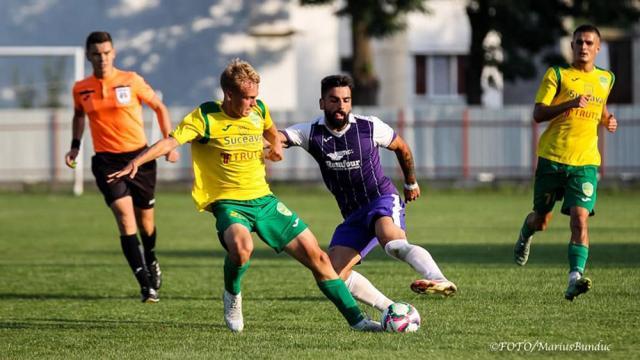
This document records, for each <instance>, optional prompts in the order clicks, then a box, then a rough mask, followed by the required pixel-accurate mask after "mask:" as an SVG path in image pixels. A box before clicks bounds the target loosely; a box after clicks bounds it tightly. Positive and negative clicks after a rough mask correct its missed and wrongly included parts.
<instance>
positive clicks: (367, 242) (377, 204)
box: [329, 194, 406, 259]
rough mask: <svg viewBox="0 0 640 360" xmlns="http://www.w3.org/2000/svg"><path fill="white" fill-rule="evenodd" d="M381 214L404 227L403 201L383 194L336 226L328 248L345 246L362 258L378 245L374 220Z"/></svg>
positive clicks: (396, 196) (398, 197)
mask: <svg viewBox="0 0 640 360" xmlns="http://www.w3.org/2000/svg"><path fill="white" fill-rule="evenodd" d="M383 216H389V217H391V218H392V219H393V223H394V224H396V225H397V226H399V227H400V228H402V230H405V229H406V225H405V219H404V218H405V213H404V202H403V201H402V200H401V199H400V196H398V195H395V194H394V195H383V196H381V197H379V198H377V199H375V200H374V201H372V202H370V203H369V204H367V205H365V206H364V207H362V208H360V209H358V210H357V211H356V212H354V213H352V214H351V215H349V217H347V218H346V219H345V220H344V222H343V223H342V224H340V225H338V227H337V228H336V231H335V232H334V233H333V238H332V239H331V244H329V248H332V247H334V246H337V245H339V246H345V247H349V248H352V249H354V250H356V251H357V252H359V253H360V257H362V258H363V259H364V257H365V256H367V254H368V253H369V252H370V251H371V250H373V248H374V247H375V246H376V245H378V238H376V234H375V222H376V220H378V219H379V218H381V217H383Z"/></svg>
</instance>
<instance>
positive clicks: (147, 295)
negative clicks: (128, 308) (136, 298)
mask: <svg viewBox="0 0 640 360" xmlns="http://www.w3.org/2000/svg"><path fill="white" fill-rule="evenodd" d="M140 298H141V299H142V302H143V303H147V304H155V303H157V302H158V301H160V298H158V292H157V291H156V290H155V289H153V288H148V287H143V288H141V289H140Z"/></svg>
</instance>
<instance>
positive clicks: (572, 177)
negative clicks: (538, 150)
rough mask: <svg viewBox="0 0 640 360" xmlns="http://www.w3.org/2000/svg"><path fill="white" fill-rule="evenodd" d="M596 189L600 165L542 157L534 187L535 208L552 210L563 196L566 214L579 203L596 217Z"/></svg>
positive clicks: (541, 211) (544, 210)
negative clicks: (564, 161) (580, 163)
mask: <svg viewBox="0 0 640 360" xmlns="http://www.w3.org/2000/svg"><path fill="white" fill-rule="evenodd" d="M597 188H598V167H597V166H595V165H585V166H572V165H566V164H561V163H558V162H555V161H551V160H549V159H545V158H541V157H539V158H538V167H537V169H536V180H535V185H534V186H533V210H534V211H535V212H536V213H538V214H542V215H543V214H546V213H549V212H551V210H553V205H554V204H555V202H556V201H560V200H562V198H563V197H564V202H563V203H562V208H561V211H562V213H563V214H565V215H569V211H570V209H571V208H572V207H574V206H579V207H583V208H585V209H587V210H588V211H589V214H590V215H591V216H593V215H594V213H595V212H594V210H593V208H594V206H595V204H596V197H597V194H596V190H597Z"/></svg>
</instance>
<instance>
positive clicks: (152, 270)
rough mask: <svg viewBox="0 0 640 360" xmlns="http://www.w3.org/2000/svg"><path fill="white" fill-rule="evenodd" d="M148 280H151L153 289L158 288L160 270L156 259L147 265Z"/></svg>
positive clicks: (160, 278)
mask: <svg viewBox="0 0 640 360" xmlns="http://www.w3.org/2000/svg"><path fill="white" fill-rule="evenodd" d="M149 281H151V287H152V288H154V289H155V290H158V289H160V286H161V285H162V270H160V263H158V260H154V261H153V262H152V263H151V265H149Z"/></svg>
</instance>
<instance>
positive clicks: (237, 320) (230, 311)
mask: <svg viewBox="0 0 640 360" xmlns="http://www.w3.org/2000/svg"><path fill="white" fill-rule="evenodd" d="M222 301H223V302H224V322H225V323H226V324H227V327H228V328H229V329H230V330H231V331H233V332H241V331H242V329H244V320H243V318H242V296H241V295H240V294H238V295H233V294H231V293H230V292H228V291H227V290H225V291H224V294H223V295H222Z"/></svg>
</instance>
